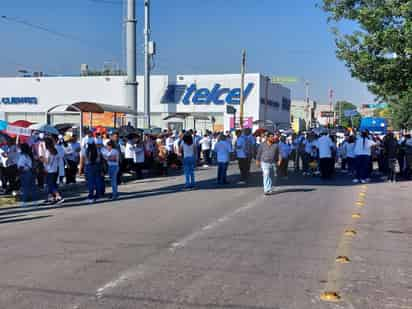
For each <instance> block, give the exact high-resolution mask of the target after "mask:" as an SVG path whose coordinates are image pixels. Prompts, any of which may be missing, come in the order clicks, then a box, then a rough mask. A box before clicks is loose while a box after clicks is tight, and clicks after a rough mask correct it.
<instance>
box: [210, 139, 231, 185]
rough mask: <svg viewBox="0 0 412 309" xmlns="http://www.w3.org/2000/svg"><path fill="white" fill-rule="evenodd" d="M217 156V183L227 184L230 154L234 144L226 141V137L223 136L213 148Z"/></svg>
mask: <svg viewBox="0 0 412 309" xmlns="http://www.w3.org/2000/svg"><path fill="white" fill-rule="evenodd" d="M213 150H214V152H215V153H216V155H217V166H218V169H217V183H218V184H220V185H224V184H227V183H228V182H227V180H226V178H227V168H228V166H229V161H230V154H231V152H232V144H230V143H229V142H228V141H227V140H226V136H225V135H224V134H221V135H220V136H219V141H218V142H217V143H216V145H215V147H214V148H213Z"/></svg>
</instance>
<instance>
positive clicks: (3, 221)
mask: <svg viewBox="0 0 412 309" xmlns="http://www.w3.org/2000/svg"><path fill="white" fill-rule="evenodd" d="M17 217H20V218H17ZM50 217H52V215H44V216H36V217H25V215H21V216H10V217H0V224H6V223H18V222H24V221H34V220H39V219H46V218H50ZM10 218H11V219H10Z"/></svg>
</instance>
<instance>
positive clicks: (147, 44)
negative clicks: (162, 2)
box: [144, 0, 153, 129]
mask: <svg viewBox="0 0 412 309" xmlns="http://www.w3.org/2000/svg"><path fill="white" fill-rule="evenodd" d="M150 35H151V33H150V0H145V1H144V115H145V119H146V125H147V128H148V129H150V128H151V121H150V75H151V69H152V68H151V57H152V54H153V53H152V52H151V51H152V50H151V49H152V48H151V47H152V46H153V45H152V42H151V41H150Z"/></svg>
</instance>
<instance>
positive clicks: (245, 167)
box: [236, 129, 251, 183]
mask: <svg viewBox="0 0 412 309" xmlns="http://www.w3.org/2000/svg"><path fill="white" fill-rule="evenodd" d="M236 135H237V140H236V156H237V159H238V162H239V169H240V182H241V183H246V182H247V181H248V179H249V171H250V152H251V144H250V140H249V138H248V136H247V134H246V130H245V129H244V130H243V132H242V131H240V130H239V131H237V132H236Z"/></svg>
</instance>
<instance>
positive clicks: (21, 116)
mask: <svg viewBox="0 0 412 309" xmlns="http://www.w3.org/2000/svg"><path fill="white" fill-rule="evenodd" d="M5 118H6V121H7V122H15V121H17V120H26V121H30V122H33V123H44V121H45V115H44V113H6V117H5Z"/></svg>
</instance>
